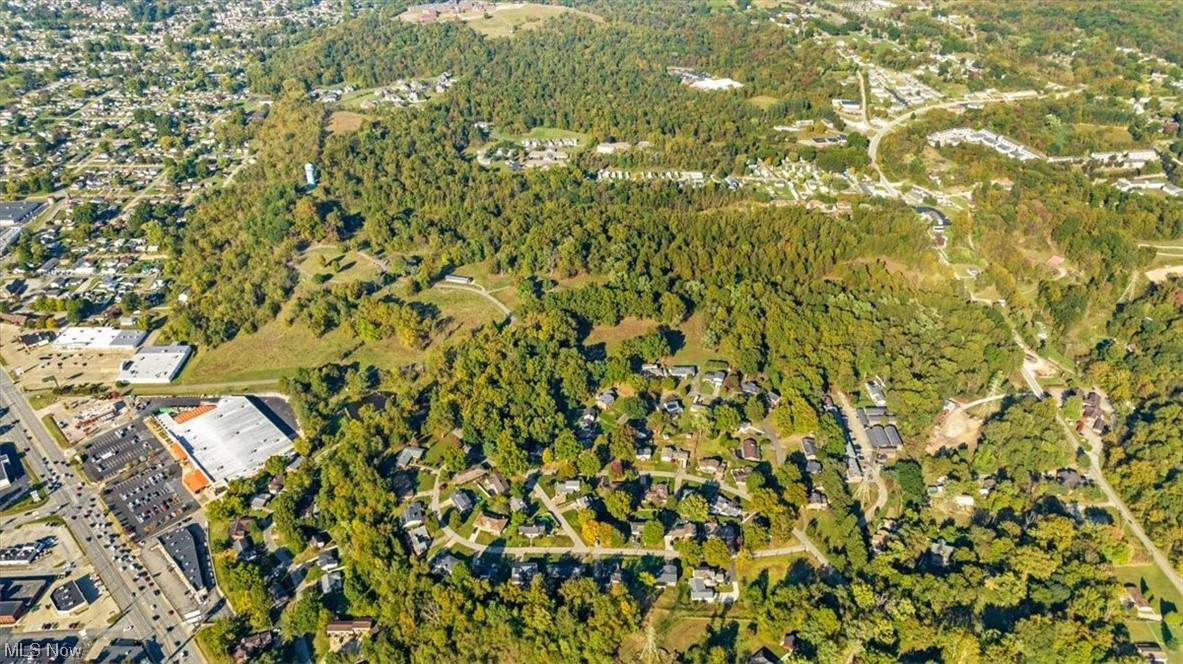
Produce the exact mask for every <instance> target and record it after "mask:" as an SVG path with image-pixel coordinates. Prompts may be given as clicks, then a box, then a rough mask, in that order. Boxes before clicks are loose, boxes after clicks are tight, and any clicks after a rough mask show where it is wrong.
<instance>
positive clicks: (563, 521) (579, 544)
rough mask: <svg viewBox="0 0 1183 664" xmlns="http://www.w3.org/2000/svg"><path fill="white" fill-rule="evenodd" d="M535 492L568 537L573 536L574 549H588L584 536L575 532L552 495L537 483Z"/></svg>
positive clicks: (577, 550)
mask: <svg viewBox="0 0 1183 664" xmlns="http://www.w3.org/2000/svg"><path fill="white" fill-rule="evenodd" d="M533 494H534V495H535V496H536V497H537V498H538V500H540V501H542V504H543V505H545V506H546V509H548V510H550V513H551V514H553V515H554V517H555V518H556V519H558V521H559V526H560V527H562V529H563V532H564V533H566V535H567V537H569V538H571V542H573V543H574V545H575V546H574V547H573V549H574V551H575V552H581V551H586V550H587V545H586V544H584V543H583V538H581V537H580V536H579V533H577V532H575V528H574V527H572V526H571V524H570V523H568V522H567V517H565V516H563V513H562V512H560V511H559V508H558V506H557V505H555V502H554V501H553V500H551V499H550V496H548V495H546V492H545V491H543V490H542V487H540V486H538V484H535V485H534V491H533Z"/></svg>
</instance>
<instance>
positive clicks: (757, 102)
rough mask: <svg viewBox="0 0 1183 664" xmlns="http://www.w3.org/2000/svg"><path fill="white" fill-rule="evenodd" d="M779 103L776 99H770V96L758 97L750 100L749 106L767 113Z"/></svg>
mask: <svg viewBox="0 0 1183 664" xmlns="http://www.w3.org/2000/svg"><path fill="white" fill-rule="evenodd" d="M778 101H780V100H779V99H777V98H776V97H770V96H768V95H756V96H755V97H752V98H750V99H748V103H749V104H751V105H753V106H755V107H756V108H759V109H760V110H762V111H767V110H768V109H769V108H771V107H772V105H773V104H775V103H776V102H778Z"/></svg>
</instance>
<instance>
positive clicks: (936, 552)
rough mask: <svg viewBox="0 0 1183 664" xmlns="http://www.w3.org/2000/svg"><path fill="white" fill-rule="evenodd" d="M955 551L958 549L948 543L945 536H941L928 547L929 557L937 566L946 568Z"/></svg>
mask: <svg viewBox="0 0 1183 664" xmlns="http://www.w3.org/2000/svg"><path fill="white" fill-rule="evenodd" d="M954 551H956V549H954V548H953V546H952V545H950V544H948V543H946V542H945V539H944V538H941V539H939V540H937V541H935V542H933V543H932V546H930V547H929V548H928V559H929V561H931V562H932V564H933V565H935V566H936V567H941V568H945V567H948V566H949V560H950V559H951V558H952V557H953V552H954Z"/></svg>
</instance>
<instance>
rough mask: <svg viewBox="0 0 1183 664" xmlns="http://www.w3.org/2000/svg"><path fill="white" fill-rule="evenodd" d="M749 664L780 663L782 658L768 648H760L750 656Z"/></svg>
mask: <svg viewBox="0 0 1183 664" xmlns="http://www.w3.org/2000/svg"><path fill="white" fill-rule="evenodd" d="M748 664H780V658H779V657H777V656H776V655H774V654H772V651H771V650H769V649H768V648H760V649H759V650H757V651H756V652H754V653H752V656H751V657H749V658H748Z"/></svg>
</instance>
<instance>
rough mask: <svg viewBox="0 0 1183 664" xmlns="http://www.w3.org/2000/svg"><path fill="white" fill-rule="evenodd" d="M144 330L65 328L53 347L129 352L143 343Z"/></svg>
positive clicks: (146, 334) (145, 334)
mask: <svg viewBox="0 0 1183 664" xmlns="http://www.w3.org/2000/svg"><path fill="white" fill-rule="evenodd" d="M146 336H148V333H147V332H145V331H144V330H121V329H119V328H117V327H67V328H64V329H63V330H62V331H61V332H59V333H58V336H57V338H56V339H54V340H53V345H54V346H55V347H56V348H61V349H64V350H120V349H122V350H130V349H132V348H135V347H136V346H139V345H140V344H141V343H143V342H144V337H146Z"/></svg>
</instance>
